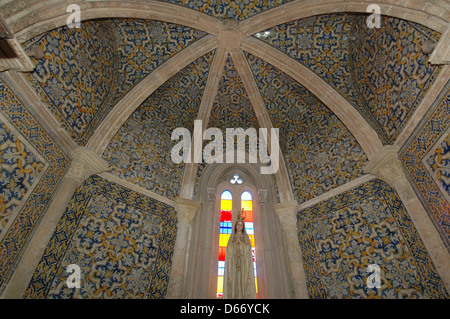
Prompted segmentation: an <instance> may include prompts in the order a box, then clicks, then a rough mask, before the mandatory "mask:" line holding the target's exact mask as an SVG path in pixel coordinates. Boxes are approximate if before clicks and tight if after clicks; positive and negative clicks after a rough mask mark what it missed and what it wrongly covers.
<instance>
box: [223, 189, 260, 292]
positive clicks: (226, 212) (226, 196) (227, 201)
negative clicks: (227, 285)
mask: <svg viewBox="0 0 450 319" xmlns="http://www.w3.org/2000/svg"><path fill="white" fill-rule="evenodd" d="M232 204H233V195H232V194H231V192H230V191H228V190H226V191H224V192H223V193H222V195H221V196H220V231H219V256H218V258H219V260H218V268H217V297H218V298H222V297H223V279H224V272H225V257H226V250H227V245H228V239H229V238H230V235H231V233H232V231H233V215H232V212H231V211H232V207H233V205H232ZM241 209H242V211H243V212H242V217H243V218H244V224H245V230H246V232H247V235H248V236H249V238H250V242H251V245H252V255H253V271H254V273H255V285H256V297H258V285H257V279H256V258H255V230H254V226H253V198H252V194H251V193H250V192H248V191H245V192H243V193H242V194H241Z"/></svg>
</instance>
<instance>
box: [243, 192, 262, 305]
mask: <svg viewBox="0 0 450 319" xmlns="http://www.w3.org/2000/svg"><path fill="white" fill-rule="evenodd" d="M241 208H242V217H243V218H244V223H245V230H246V232H247V235H248V237H249V238H250V242H251V245H252V255H253V270H254V272H255V286H256V298H258V282H257V278H256V258H255V231H254V227H253V200H252V194H251V193H250V192H248V191H245V192H243V193H242V194H241Z"/></svg>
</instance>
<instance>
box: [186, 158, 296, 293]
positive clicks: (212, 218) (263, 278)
mask: <svg viewBox="0 0 450 319" xmlns="http://www.w3.org/2000/svg"><path fill="white" fill-rule="evenodd" d="M235 173H238V174H239V176H240V177H241V178H242V179H243V181H244V182H243V183H242V184H240V185H237V184H235V185H232V184H231V183H230V179H231V178H232V177H233V175H234V174H235ZM227 189H228V190H231V191H232V192H233V195H234V197H238V198H239V199H240V195H241V193H242V192H243V191H245V190H248V191H250V192H251V194H252V195H253V218H254V227H255V246H256V247H255V255H256V265H257V276H258V292H259V298H291V297H292V295H291V291H292V289H291V287H290V285H291V281H290V279H289V268H288V262H287V256H286V254H285V248H284V242H283V233H282V228H281V225H280V223H279V221H278V217H277V216H276V215H275V213H274V210H273V204H275V203H276V198H277V195H276V186H275V180H274V178H273V176H272V175H262V174H260V167H259V165H258V164H250V163H248V161H247V162H246V163H242V164H226V163H224V164H218V163H213V164H209V165H208V167H207V168H206V169H205V171H204V172H203V174H202V176H201V178H200V187H199V192H200V194H199V199H200V201H201V202H202V208H201V210H200V211H199V212H198V213H197V216H196V217H195V219H194V221H193V235H192V242H191V251H190V252H189V254H188V255H189V256H190V260H189V261H188V271H187V278H186V285H185V287H186V290H185V292H184V293H185V297H186V298H216V293H217V266H218V253H219V225H220V224H219V218H220V214H219V212H220V196H221V194H222V192H223V191H225V190H227ZM236 203H237V204H235V202H233V214H237V212H238V211H239V209H240V208H239V200H238V201H236Z"/></svg>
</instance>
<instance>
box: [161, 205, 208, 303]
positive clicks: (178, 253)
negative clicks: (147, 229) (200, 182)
mask: <svg viewBox="0 0 450 319" xmlns="http://www.w3.org/2000/svg"><path fill="white" fill-rule="evenodd" d="M175 207H176V210H177V218H178V225H177V239H176V242H175V248H174V252H173V257H172V269H171V271H170V279H169V286H168V287H167V294H166V298H168V299H179V298H184V297H185V287H186V276H187V265H188V262H189V252H190V243H191V232H192V221H193V220H194V217H195V215H196V214H197V212H198V210H199V208H200V207H201V203H200V202H198V201H193V200H190V199H186V198H177V199H176V201H175Z"/></svg>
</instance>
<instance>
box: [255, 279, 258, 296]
mask: <svg viewBox="0 0 450 319" xmlns="http://www.w3.org/2000/svg"><path fill="white" fill-rule="evenodd" d="M255 287H256V293H258V280H257V279H256V278H255Z"/></svg>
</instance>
